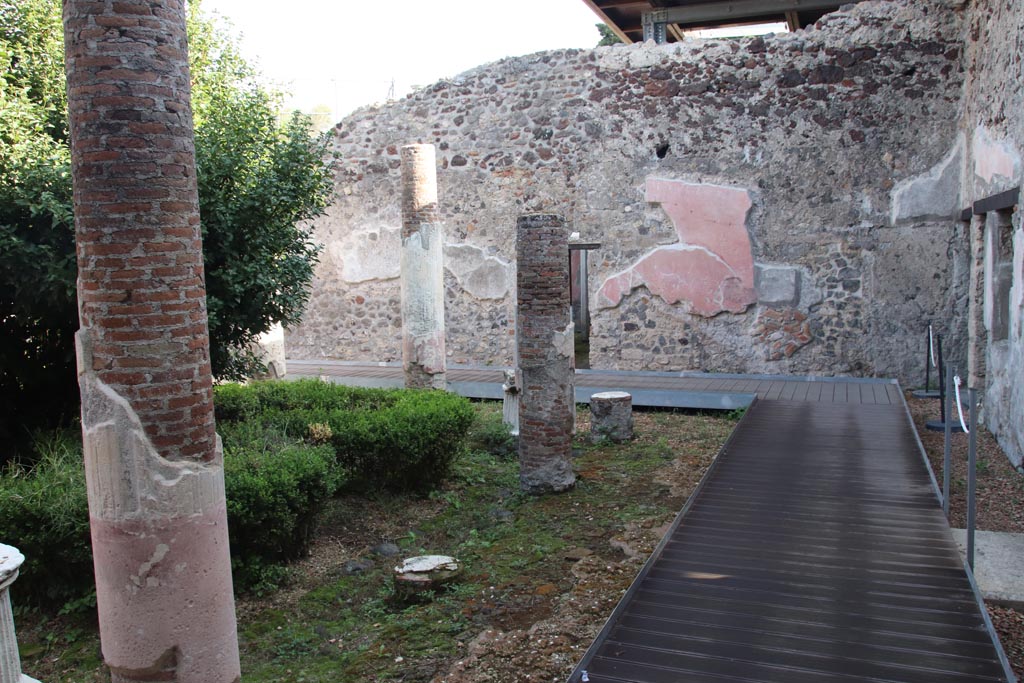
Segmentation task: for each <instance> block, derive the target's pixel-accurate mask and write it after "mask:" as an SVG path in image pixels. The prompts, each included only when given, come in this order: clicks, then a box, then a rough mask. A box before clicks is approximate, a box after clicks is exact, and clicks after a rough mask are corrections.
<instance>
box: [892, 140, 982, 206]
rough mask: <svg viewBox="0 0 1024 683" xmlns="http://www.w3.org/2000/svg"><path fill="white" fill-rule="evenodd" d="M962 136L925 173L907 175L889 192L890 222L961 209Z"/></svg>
mask: <svg viewBox="0 0 1024 683" xmlns="http://www.w3.org/2000/svg"><path fill="white" fill-rule="evenodd" d="M964 144H965V142H964V139H963V137H960V138H958V139H957V141H956V144H955V145H953V148H952V149H951V150H950V151H949V153H948V154H946V156H945V157H944V158H943V159H942V161H940V162H939V163H938V164H936V165H935V166H933V167H932V168H931V169H929V170H928V171H927V172H925V173H922V174H920V175H917V176H914V177H913V178H907V179H906V180H904V181H903V182H901V183H899V184H898V185H897V186H896V187H895V188H894V189H893V191H892V207H891V219H892V222H893V223H897V222H899V221H903V220H909V219H913V218H925V217H942V218H948V217H951V216H953V215H954V214H955V213H956V212H957V210H958V209H959V208H960V170H961V168H962V167H963V152H964Z"/></svg>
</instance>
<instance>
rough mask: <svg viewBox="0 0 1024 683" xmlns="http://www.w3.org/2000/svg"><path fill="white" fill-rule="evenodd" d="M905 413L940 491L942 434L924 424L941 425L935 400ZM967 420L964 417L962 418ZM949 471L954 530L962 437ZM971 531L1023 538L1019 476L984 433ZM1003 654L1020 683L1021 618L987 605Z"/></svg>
mask: <svg viewBox="0 0 1024 683" xmlns="http://www.w3.org/2000/svg"><path fill="white" fill-rule="evenodd" d="M907 402H908V405H909V406H910V413H911V415H912V416H913V417H914V423H915V425H916V427H917V432H918V434H919V435H920V436H921V443H923V444H924V448H925V452H927V454H928V459H929V461H930V462H931V465H932V470H933V471H934V472H935V477H936V479H938V481H939V485H940V486H941V485H942V465H943V462H942V461H943V440H944V438H945V436H944V434H943V433H942V432H933V431H929V430H927V429H925V427H924V424H925V422H927V421H928V420H938V419H941V407H940V406H939V402H938V401H937V400H936V399H915V398H908V400H907ZM964 417H965V418H966V417H967V416H966V415H965V416H964ZM951 459H952V467H951V469H950V495H949V519H950V524H951V525H952V526H953V527H957V528H961V529H962V528H964V527H965V526H967V522H966V520H967V435H966V434H954V435H953V449H952V458H951ZM976 472H977V474H976V477H977V484H976V497H977V504H976V514H977V524H976V527H977V528H978V529H980V530H983V531H1006V532H1011V533H1018V534H1019V533H1024V474H1021V473H1020V472H1018V471H1017V470H1016V469H1015V468H1014V467H1013V465H1012V464H1010V460H1009V458H1007V457H1006V454H1005V453H1004V452H1003V450H1002V448H1000V447H999V444H998V443H997V442H996V440H995V438H994V437H993V436H992V435H991V434H990V433H989V432H988V430H987V429H984V428H982V429H980V430H979V432H978V464H977V467H976ZM987 607H988V612H989V616H991V617H992V623H993V624H995V627H996V631H997V632H998V633H999V639H1000V641H1002V644H1003V649H1004V650H1006V654H1007V657H1009V659H1010V664H1011V665H1013V669H1014V672H1015V673H1016V674H1017V677H1018V678H1021V679H1024V612H1021V611H1018V610H1015V609H1012V608H1009V607H1001V606H999V605H994V604H991V603H989V604H988V605H987Z"/></svg>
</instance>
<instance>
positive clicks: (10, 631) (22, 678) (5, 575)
mask: <svg viewBox="0 0 1024 683" xmlns="http://www.w3.org/2000/svg"><path fill="white" fill-rule="evenodd" d="M24 561H25V556H24V555H22V554H21V553H20V552H18V549H17V548H12V547H11V546H9V545H4V544H3V543H0V683H39V681H37V680H36V679H34V678H29V677H28V676H26V675H25V674H23V673H21V656H20V655H19V654H18V636H17V633H16V632H15V630H14V613H13V612H12V611H11V591H10V588H11V584H12V583H14V580H15V579H17V578H18V569H19V568H20V567H21V564H22V563H23V562H24Z"/></svg>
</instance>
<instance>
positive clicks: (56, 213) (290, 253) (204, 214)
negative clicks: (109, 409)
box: [0, 0, 331, 460]
mask: <svg viewBox="0 0 1024 683" xmlns="http://www.w3.org/2000/svg"><path fill="white" fill-rule="evenodd" d="M60 12H61V10H60V2H59V1H58V0H14V1H11V0H0V67H2V68H3V76H2V77H0V440H2V441H0V442H8V443H9V440H10V439H11V438H12V437H15V438H17V437H22V436H25V435H27V433H28V431H29V430H30V429H31V428H32V427H34V426H36V425H39V424H47V423H49V424H52V423H53V422H55V421H59V419H60V418H61V417H64V418H70V417H72V416H73V415H74V414H75V413H76V412H77V400H78V394H77V390H76V388H75V369H74V362H75V360H74V341H73V338H74V332H75V330H76V329H77V327H78V320H77V308H76V303H75V278H76V276H77V271H76V263H75V253H74V223H73V219H72V213H71V174H70V153H69V150H68V139H69V135H68V128H67V120H66V110H67V99H66V94H65V81H64V65H63V58H64V47H63V29H62V26H61V17H60ZM189 41H190V56H191V70H192V78H193V86H192V102H193V109H194V114H195V123H196V163H197V176H198V182H199V204H200V214H201V218H202V227H203V239H204V245H203V251H204V257H205V259H206V279H207V291H208V304H209V313H210V343H211V356H212V362H213V369H214V373H215V374H216V375H217V376H219V377H224V378H231V379H235V378H239V377H241V376H243V375H246V374H249V373H251V372H253V371H254V370H256V369H257V368H258V365H259V363H258V360H257V359H256V357H255V355H254V354H253V352H252V351H251V344H252V342H253V341H254V340H255V339H256V338H257V337H258V336H259V335H260V334H261V333H262V332H264V331H266V330H268V329H269V328H270V327H271V325H272V324H273V323H275V322H282V323H284V324H286V325H287V324H291V323H295V322H297V321H298V320H299V317H300V316H301V313H302V310H303V308H304V306H305V304H306V301H307V298H308V286H309V283H310V281H311V279H312V275H313V266H314V265H315V262H316V255H317V248H316V247H315V246H314V245H313V244H312V242H311V239H310V238H311V236H310V229H309V228H308V226H307V223H306V221H307V220H308V219H310V218H313V217H315V216H317V215H319V214H320V213H321V212H322V211H323V209H324V208H325V207H326V205H327V202H328V199H329V196H330V191H331V170H330V168H329V166H328V165H327V164H325V163H324V153H325V151H326V144H327V138H326V136H319V137H314V136H313V135H312V127H311V123H310V120H309V118H308V117H305V116H303V115H301V114H298V113H296V114H293V115H292V116H291V117H288V118H286V119H284V120H282V119H280V118H279V116H278V109H279V107H280V103H281V96H280V94H279V93H277V92H275V91H273V90H271V89H269V88H267V87H266V86H264V85H262V84H261V83H260V82H259V78H258V73H257V72H256V71H255V70H254V69H253V68H252V66H251V65H249V64H247V63H246V61H245V60H244V59H243V58H242V57H241V55H240V54H239V50H238V46H237V42H236V41H235V39H234V38H233V37H232V36H231V35H230V34H229V33H228V32H227V30H226V29H225V28H224V27H223V26H222V25H220V24H218V23H217V22H215V21H214V20H212V19H210V18H209V17H207V16H205V15H203V14H202V13H201V11H200V8H199V2H197V1H195V0H193V2H190V10H189ZM2 459H3V454H0V460H2Z"/></svg>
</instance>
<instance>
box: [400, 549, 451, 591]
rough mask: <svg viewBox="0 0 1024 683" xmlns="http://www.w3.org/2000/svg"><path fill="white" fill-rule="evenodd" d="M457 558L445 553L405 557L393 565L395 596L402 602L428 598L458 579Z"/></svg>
mask: <svg viewBox="0 0 1024 683" xmlns="http://www.w3.org/2000/svg"><path fill="white" fill-rule="evenodd" d="M460 573H461V568H460V567H459V563H458V560H456V559H455V558H454V557H448V556H447V555H420V556H418V557H410V558H407V559H406V560H405V561H404V562H403V563H402V564H401V566H399V567H395V571H394V578H395V597H397V598H398V599H399V600H401V601H402V602H420V601H425V600H430V599H431V598H432V597H433V596H434V594H435V593H437V592H438V591H440V590H441V589H443V588H444V587H445V586H447V585H448V584H450V583H452V582H454V581H456V580H458V578H459V574H460Z"/></svg>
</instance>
